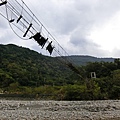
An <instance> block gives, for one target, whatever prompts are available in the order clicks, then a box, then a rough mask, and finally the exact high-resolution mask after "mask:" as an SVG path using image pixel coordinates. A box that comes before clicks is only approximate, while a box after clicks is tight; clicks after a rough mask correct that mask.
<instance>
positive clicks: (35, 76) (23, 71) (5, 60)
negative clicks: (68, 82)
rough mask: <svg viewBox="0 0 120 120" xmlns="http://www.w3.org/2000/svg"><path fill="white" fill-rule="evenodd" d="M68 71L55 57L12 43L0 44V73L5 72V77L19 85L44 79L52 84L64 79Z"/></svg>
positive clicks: (30, 83)
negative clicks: (17, 82)
mask: <svg viewBox="0 0 120 120" xmlns="http://www.w3.org/2000/svg"><path fill="white" fill-rule="evenodd" d="M68 72H70V70H69V69H68V68H67V67H66V66H65V65H63V64H61V62H59V61H58V59H56V58H52V57H48V56H44V55H41V54H39V53H37V52H35V51H33V50H30V49H28V48H23V47H18V46H16V45H13V44H9V45H0V74H1V73H5V74H4V75H5V77H10V78H11V80H12V79H14V80H17V81H19V82H20V83H21V85H35V84H44V82H45V80H46V82H49V83H48V84H52V83H53V81H54V82H56V81H57V82H58V81H62V80H63V79H66V78H67V77H68ZM43 80H44V81H43ZM51 80H52V81H51ZM11 82H12V81H11ZM40 82H41V83H40ZM56 84H57V83H56Z"/></svg>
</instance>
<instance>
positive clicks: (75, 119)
mask: <svg viewBox="0 0 120 120" xmlns="http://www.w3.org/2000/svg"><path fill="white" fill-rule="evenodd" d="M0 120H120V100H104V101H20V100H0Z"/></svg>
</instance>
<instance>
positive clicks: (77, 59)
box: [68, 55, 115, 65]
mask: <svg viewBox="0 0 120 120" xmlns="http://www.w3.org/2000/svg"><path fill="white" fill-rule="evenodd" d="M68 58H70V59H71V60H72V61H73V63H74V64H76V65H86V64H87V63H88V62H102V61H103V62H114V59H115V58H97V57H93V56H88V55H72V56H69V57H68Z"/></svg>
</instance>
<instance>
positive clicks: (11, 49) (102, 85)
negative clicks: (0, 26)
mask: <svg viewBox="0 0 120 120" xmlns="http://www.w3.org/2000/svg"><path fill="white" fill-rule="evenodd" d="M62 57H63V56H62ZM59 59H60V57H49V56H44V55H42V54H39V53H37V52H35V51H33V50H30V49H28V48H23V47H19V46H16V45H13V44H8V45H2V44H1V45H0V92H1V91H7V93H8V94H9V93H17V94H25V95H26V94H27V95H29V94H30V95H31V94H33V95H35V96H37V97H39V95H40V94H45V95H46V94H47V95H51V94H52V95H53V97H52V98H51V99H58V100H60V99H61V100H86V99H87V100H90V99H119V98H120V59H114V58H96V57H91V56H67V59H71V61H73V62H74V64H75V65H76V68H77V69H78V70H79V72H80V75H81V76H82V77H79V76H78V75H77V74H76V73H74V72H73V71H72V70H70V69H69V68H68V67H67V66H66V65H65V64H63V63H62V62H61V61H59ZM91 73H94V76H91ZM5 93H6V92H5Z"/></svg>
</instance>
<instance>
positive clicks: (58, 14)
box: [0, 0, 120, 57]
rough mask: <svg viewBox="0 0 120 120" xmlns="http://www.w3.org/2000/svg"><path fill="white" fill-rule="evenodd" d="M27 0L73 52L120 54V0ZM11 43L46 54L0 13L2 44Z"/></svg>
mask: <svg viewBox="0 0 120 120" xmlns="http://www.w3.org/2000/svg"><path fill="white" fill-rule="evenodd" d="M18 1H20V0H18ZM24 2H25V3H26V4H27V5H28V6H29V8H30V9H31V10H32V11H33V13H34V14H35V15H36V16H37V17H38V18H39V20H40V21H41V22H42V23H43V24H44V26H45V27H46V28H47V29H48V30H49V31H50V32H51V34H52V35H53V36H54V37H55V38H56V40H57V41H58V42H59V43H60V45H61V46H62V47H63V48H64V49H65V50H66V51H67V52H68V54H69V55H90V56H95V57H120V0H34V1H31V0H24ZM0 7H1V6H0ZM2 7H3V6H2ZM0 12H2V11H0ZM9 43H13V44H17V45H19V46H24V47H28V48H30V49H33V50H36V51H38V52H41V53H43V54H46V53H45V51H42V50H41V48H40V47H39V46H38V45H37V44H36V43H35V41H33V40H29V41H25V40H22V39H20V38H19V37H17V36H16V35H15V34H14V33H13V31H12V30H11V29H10V27H9V25H8V23H7V21H5V19H4V18H3V17H2V16H0V44H9Z"/></svg>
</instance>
